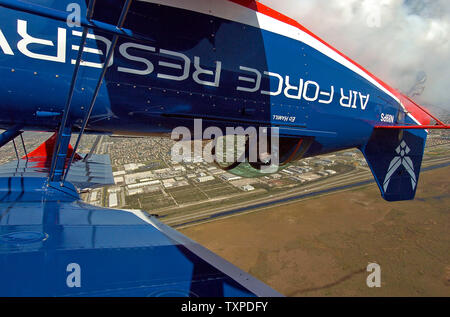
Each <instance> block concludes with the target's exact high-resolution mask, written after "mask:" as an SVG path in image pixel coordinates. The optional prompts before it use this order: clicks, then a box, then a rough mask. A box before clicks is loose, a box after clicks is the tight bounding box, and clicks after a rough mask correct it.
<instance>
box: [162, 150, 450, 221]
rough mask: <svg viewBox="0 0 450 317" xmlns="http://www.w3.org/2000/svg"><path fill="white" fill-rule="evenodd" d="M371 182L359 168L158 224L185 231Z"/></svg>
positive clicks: (432, 164)
mask: <svg viewBox="0 0 450 317" xmlns="http://www.w3.org/2000/svg"><path fill="white" fill-rule="evenodd" d="M449 165H450V157H443V158H436V159H429V160H426V161H424V162H423V164H422V171H426V170H429V169H435V168H440V167H444V166H449ZM374 182H375V180H374V179H373V176H372V174H371V172H370V171H369V169H365V168H359V169H357V170H356V171H352V172H349V173H345V174H342V175H337V176H334V177H332V178H327V179H325V180H323V181H319V182H315V183H314V184H310V185H306V186H302V187H301V188H296V189H292V190H290V191H286V192H284V193H281V194H277V195H270V196H268V197H267V198H261V199H256V200H251V201H246V202H243V203H239V204H234V205H231V206H227V207H225V208H223V207H222V208H214V209H210V210H206V211H201V212H196V213H189V214H187V215H181V216H176V217H171V218H168V219H164V220H163V219H161V220H163V221H164V222H165V223H166V224H167V225H170V226H172V227H175V228H178V229H180V228H186V227H189V226H193V225H198V224H201V223H206V222H210V221H214V220H218V219H223V218H227V217H231V216H237V215H240V214H247V213H250V212H255V211H258V210H261V209H264V208H269V207H273V206H274V205H283V204H288V203H291V202H292V201H300V200H306V199H311V198H313V197H317V196H321V195H328V194H331V193H335V192H338V191H346V190H351V189H353V188H355V187H358V186H365V185H369V184H372V183H374Z"/></svg>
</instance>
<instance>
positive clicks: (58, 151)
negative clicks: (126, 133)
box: [49, 0, 96, 181]
mask: <svg viewBox="0 0 450 317" xmlns="http://www.w3.org/2000/svg"><path fill="white" fill-rule="evenodd" d="M95 2H96V0H89V5H88V9H87V13H86V14H87V19H88V20H89V21H90V20H91V19H92V16H93V14H94V8H95ZM87 33H88V28H87V27H86V26H85V27H83V35H82V37H81V43H80V49H79V50H78V55H77V60H76V63H75V68H74V70H73V75H72V81H71V83H70V89H69V95H68V97H67V101H66V104H65V107H64V112H63V117H62V120H61V125H60V127H59V131H58V138H57V140H56V146H55V151H54V152H53V158H52V164H51V166H50V174H49V176H50V180H51V181H60V180H61V177H62V175H63V173H64V167H65V162H66V154H67V147H68V144H69V142H67V141H70V136H71V132H72V131H71V130H72V129H71V128H70V127H67V126H66V125H67V119H68V117H69V113H70V106H71V104H72V98H73V93H74V91H75V85H76V82H77V78H78V71H79V69H80V64H81V58H82V57H83V51H84V47H85V45H86V38H87ZM66 138H68V140H65V139H66Z"/></svg>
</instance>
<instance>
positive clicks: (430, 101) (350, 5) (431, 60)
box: [260, 0, 450, 112]
mask: <svg viewBox="0 0 450 317" xmlns="http://www.w3.org/2000/svg"><path fill="white" fill-rule="evenodd" d="M260 2H261V3H263V4H265V5H268V6H269V7H271V8H273V9H275V10H277V11H279V12H281V13H284V14H286V15H287V16H289V17H291V18H293V19H295V20H297V21H298V22H299V23H300V24H302V25H303V26H305V27H306V28H308V29H309V30H310V31H312V32H313V33H315V34H316V35H318V36H319V37H321V38H322V39H323V40H325V41H326V42H328V43H329V44H331V45H332V46H334V47H335V48H337V49H338V50H340V51H341V52H343V53H344V54H346V55H347V56H349V57H350V58H352V59H354V60H355V61H357V62H358V63H359V64H361V65H362V66H363V67H365V68H366V69H368V70H369V71H370V72H372V73H373V74H374V75H376V76H377V77H379V78H380V79H381V80H383V81H385V82H386V83H388V84H389V85H391V86H392V87H394V88H396V89H399V90H400V91H402V92H404V93H406V94H409V95H410V96H412V97H413V99H414V100H415V101H416V102H418V103H420V104H422V105H428V106H430V105H431V106H434V107H438V108H440V109H445V110H446V111H445V112H449V111H450V1H449V0H260Z"/></svg>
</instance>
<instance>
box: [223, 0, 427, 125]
mask: <svg viewBox="0 0 450 317" xmlns="http://www.w3.org/2000/svg"><path fill="white" fill-rule="evenodd" d="M229 1H231V2H234V3H236V4H239V5H242V6H244V7H246V8H249V9H252V10H254V11H256V12H259V13H262V14H264V15H267V16H269V17H271V18H274V19H276V20H278V21H281V22H284V23H286V24H289V25H291V26H294V27H296V28H298V29H300V30H302V31H303V32H305V33H307V34H309V35H310V36H312V37H313V38H315V39H316V40H318V41H319V42H321V43H322V44H324V45H326V46H327V47H328V48H330V49H332V50H333V51H335V52H336V53H338V54H339V55H340V56H342V57H343V58H345V59H346V60H348V61H349V62H351V63H352V64H353V65H355V66H356V67H358V68H360V69H361V70H362V71H364V72H365V73H366V74H367V75H369V76H370V77H372V78H373V79H374V80H375V81H376V82H378V83H379V84H380V85H381V86H383V87H384V88H385V89H386V90H388V91H389V92H391V93H392V94H393V95H394V96H396V97H397V98H398V99H399V100H400V101H401V102H402V104H403V105H404V106H405V108H406V110H407V111H409V112H410V113H411V114H412V115H413V116H414V117H415V118H416V119H417V120H418V121H419V122H420V123H421V124H429V122H430V118H429V117H428V116H426V115H425V116H424V115H423V111H421V109H419V107H417V105H415V104H414V103H413V102H407V101H406V98H405V96H403V95H402V94H401V93H400V92H398V91H397V90H395V89H394V88H392V87H391V86H389V85H388V84H386V83H385V82H384V81H382V80H381V79H379V78H378V77H376V76H375V75H373V74H372V73H371V72H369V71H368V70H366V69H365V68H364V67H362V66H361V65H360V64H358V63H357V62H355V61H354V60H352V59H351V58H349V57H348V56H346V55H345V54H343V53H342V52H340V51H339V50H337V49H336V48H334V47H333V46H331V45H330V44H328V43H327V42H325V41H324V40H322V39H321V38H319V37H318V36H317V35H315V34H314V33H312V32H311V31H310V30H308V29H307V28H305V27H304V26H303V25H301V24H300V23H298V22H297V21H295V20H294V19H291V18H289V17H288V16H286V15H284V14H282V13H280V12H278V11H276V10H273V9H271V8H269V7H268V6H266V5H264V4H262V3H259V2H256V1H254V0H229Z"/></svg>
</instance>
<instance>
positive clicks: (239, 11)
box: [138, 0, 420, 125]
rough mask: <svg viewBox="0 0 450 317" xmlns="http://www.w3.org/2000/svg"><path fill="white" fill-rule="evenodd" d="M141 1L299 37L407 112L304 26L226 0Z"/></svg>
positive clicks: (361, 71)
mask: <svg viewBox="0 0 450 317" xmlns="http://www.w3.org/2000/svg"><path fill="white" fill-rule="evenodd" d="M138 1H142V2H150V3H156V4H162V5H166V6H170V7H176V8H180V9H185V10H190V11H195V12H199V13H203V14H206V15H213V16H216V17H219V18H222V19H226V20H230V21H234V22H238V23H242V24H246V25H250V26H253V27H256V28H260V29H263V30H266V31H269V32H273V33H277V34H280V35H283V36H285V37H288V38H291V39H294V40H297V41H300V42H302V43H304V44H306V45H308V46H310V47H312V48H314V49H316V50H317V51H319V52H321V53H322V54H324V55H326V56H328V57H329V58H331V59H333V60H334V61H336V62H338V63H339V64H341V65H343V66H345V67H346V68H348V69H350V70H351V71H353V72H354V73H356V74H358V75H359V76H361V77H363V78H364V79H366V80H367V81H369V82H370V83H371V84H373V85H374V86H375V87H377V88H378V89H380V90H381V91H383V92H384V93H386V94H387V95H389V96H390V97H391V98H393V99H394V100H395V101H397V103H398V104H399V105H400V106H401V107H402V108H403V110H404V111H405V112H408V111H407V110H406V109H405V107H404V106H403V104H402V103H401V102H400V100H399V99H398V98H397V97H396V96H395V95H394V94H392V93H391V92H390V91H389V90H387V89H386V88H385V87H383V85H381V84H380V83H379V82H378V81H377V80H375V79H374V78H373V77H372V76H370V75H369V74H368V73H367V72H365V71H364V70H363V69H361V68H360V67H358V66H356V65H355V64H353V63H352V62H350V61H349V60H348V59H346V58H345V57H343V56H342V55H340V54H338V53H337V52H336V51H334V50H333V49H331V48H330V47H328V46H326V45H325V44H323V43H322V42H320V41H318V40H317V39H316V38H314V37H313V36H311V35H309V34H308V33H306V32H304V31H302V30H301V29H299V28H297V27H295V26H292V25H290V24H287V23H285V22H283V21H280V20H277V19H275V18H272V17H269V16H267V15H265V14H263V13H260V12H256V11H254V10H252V9H249V8H246V7H244V6H242V5H239V4H236V3H233V2H230V1H227V0H225V1H224V0H189V1H186V0H138ZM408 116H409V117H410V118H411V119H412V120H414V122H416V123H417V124H419V125H420V123H419V121H418V120H417V119H416V118H414V117H413V116H412V115H411V114H410V113H408Z"/></svg>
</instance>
